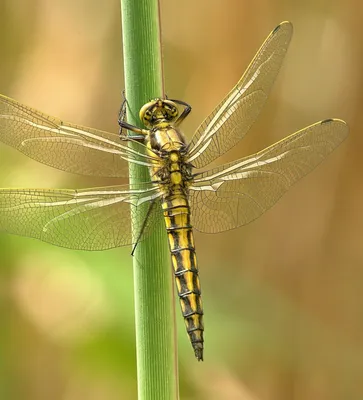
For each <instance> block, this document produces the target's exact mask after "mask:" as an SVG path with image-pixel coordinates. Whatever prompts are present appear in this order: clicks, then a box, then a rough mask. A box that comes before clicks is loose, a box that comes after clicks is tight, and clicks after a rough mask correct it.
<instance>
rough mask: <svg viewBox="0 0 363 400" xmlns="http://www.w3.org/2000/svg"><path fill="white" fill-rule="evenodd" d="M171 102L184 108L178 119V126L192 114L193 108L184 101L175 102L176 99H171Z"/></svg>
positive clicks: (176, 122)
mask: <svg viewBox="0 0 363 400" xmlns="http://www.w3.org/2000/svg"><path fill="white" fill-rule="evenodd" d="M170 100H171V101H173V102H174V103H176V104H179V105H181V106H183V107H184V110H183V112H182V113H181V114H180V115H179V117H178V119H177V120H176V121H175V123H174V125H175V126H178V125H180V124H181V123H182V122H183V121H184V119H185V118H186V117H187V116H188V115H189V114H190V112H191V111H192V107H191V105H190V104H188V103H185V102H184V101H181V100H174V99H170Z"/></svg>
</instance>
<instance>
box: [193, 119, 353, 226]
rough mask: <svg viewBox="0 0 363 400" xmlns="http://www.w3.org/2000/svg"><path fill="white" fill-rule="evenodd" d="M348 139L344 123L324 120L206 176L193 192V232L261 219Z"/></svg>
mask: <svg viewBox="0 0 363 400" xmlns="http://www.w3.org/2000/svg"><path fill="white" fill-rule="evenodd" d="M347 134H348V126H347V125H346V123H345V122H344V121H341V120H338V119H334V120H333V119H329V120H325V121H321V122H318V123H316V124H314V125H311V126H308V127H306V128H304V129H302V130H300V131H298V132H296V133H294V134H292V135H290V136H288V137H287V138H285V139H283V140H281V141H280V142H277V143H275V144H273V145H272V146H270V147H267V148H266V149H264V150H262V151H260V152H258V153H256V154H253V155H252V156H248V157H245V158H242V159H240V160H237V161H234V162H232V163H230V164H226V165H224V166H221V167H219V168H215V169H213V170H210V171H207V172H204V173H202V174H201V175H199V176H198V177H197V178H196V179H195V181H194V183H193V186H191V188H190V204H191V207H192V212H193V224H194V226H195V228H196V229H198V230H199V231H202V232H206V233H217V232H223V231H226V230H229V229H234V228H237V227H239V226H241V225H245V224H248V223H249V222H251V221H253V220H254V219H256V218H258V217H259V216H260V215H261V214H263V213H264V212H265V211H266V210H268V209H269V208H270V207H272V206H273V205H274V204H275V203H276V202H277V200H278V199H279V198H280V197H281V196H282V195H283V194H284V193H285V192H286V191H287V190H288V189H289V188H290V187H291V186H292V185H293V184H294V183H295V182H296V181H298V180H299V179H300V178H302V177H303V176H305V175H306V174H307V173H309V172H310V171H311V170H313V169H314V168H315V167H316V166H317V165H318V164H320V163H321V162H322V161H323V160H324V159H325V157H327V156H328V155H329V154H330V153H331V152H332V151H333V150H334V149H335V148H336V147H337V146H339V144H340V143H341V142H342V141H343V140H344V139H345V138H346V136H347Z"/></svg>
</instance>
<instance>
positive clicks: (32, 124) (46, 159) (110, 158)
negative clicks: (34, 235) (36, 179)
mask: <svg viewBox="0 0 363 400" xmlns="http://www.w3.org/2000/svg"><path fill="white" fill-rule="evenodd" d="M0 141H2V142H4V143H6V144H8V145H9V146H12V147H15V148H16V149H17V150H19V151H21V152H22V153H24V154H26V155H27V156H29V157H31V158H33V159H35V160H37V161H39V162H41V163H44V164H47V165H50V166H52V167H55V168H58V169H61V170H63V171H67V172H72V173H76V174H82V175H91V176H105V177H106V176H107V177H127V176H128V162H134V163H137V164H142V165H148V166H149V162H150V157H148V156H146V155H144V154H143V148H144V146H143V145H142V144H140V143H135V146H136V147H135V149H131V148H129V147H128V145H127V143H126V142H124V144H123V143H122V142H121V139H120V138H119V136H118V135H116V134H113V133H108V132H103V131H99V130H96V129H92V128H85V127H82V126H78V125H73V124H70V123H68V122H63V121H61V120H60V119H58V118H54V117H51V116H49V115H46V114H43V113H41V112H39V111H37V110H34V109H32V108H30V107H27V106H25V105H23V104H21V103H18V102H17V101H15V100H12V99H10V98H8V97H5V96H3V95H0Z"/></svg>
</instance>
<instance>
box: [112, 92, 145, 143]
mask: <svg viewBox="0 0 363 400" xmlns="http://www.w3.org/2000/svg"><path fill="white" fill-rule="evenodd" d="M122 97H123V100H122V103H121V107H120V111H119V114H118V124H119V126H120V131H119V135H120V138H121V140H125V141H127V140H135V141H138V142H142V143H143V142H144V140H145V135H146V134H147V133H148V131H146V130H145V129H141V128H138V127H137V126H134V125H131V124H128V123H127V122H125V118H126V109H127V100H126V97H125V89H124V90H123V91H122ZM123 129H126V130H128V131H130V132H133V133H135V135H127V134H124V133H123Z"/></svg>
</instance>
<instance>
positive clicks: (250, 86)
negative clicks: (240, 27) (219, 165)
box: [188, 22, 292, 168]
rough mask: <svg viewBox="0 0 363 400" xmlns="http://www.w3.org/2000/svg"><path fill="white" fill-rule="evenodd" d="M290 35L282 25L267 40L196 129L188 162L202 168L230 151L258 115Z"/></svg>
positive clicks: (289, 30) (286, 24)
mask: <svg viewBox="0 0 363 400" xmlns="http://www.w3.org/2000/svg"><path fill="white" fill-rule="evenodd" d="M291 36H292V25H291V23H290V22H282V23H281V24H280V25H279V26H277V27H276V28H275V29H274V30H273V31H272V32H271V33H270V35H269V36H268V37H267V39H266V40H265V42H264V43H263V45H262V46H261V48H260V50H259V51H258V52H257V54H256V55H255V57H254V59H253V60H252V62H251V64H250V65H249V66H248V68H247V70H246V72H245V73H244V75H243V76H242V78H241V79H240V80H239V82H238V83H237V85H236V86H235V87H234V88H233V89H232V91H231V92H230V93H228V95H227V96H226V97H225V98H224V99H223V100H222V102H221V103H220V104H219V105H218V106H217V107H216V108H215V109H214V111H213V112H212V114H210V115H209V116H208V117H207V118H206V119H205V120H204V122H203V123H202V124H201V125H200V127H199V128H198V129H197V131H196V133H195V134H194V136H193V138H192V141H191V143H190V157H189V159H188V161H189V162H191V163H192V164H193V165H194V166H195V167H196V168H202V167H204V166H205V165H208V164H209V163H211V162H212V161H213V160H215V159H216V158H218V157H219V156H221V155H222V154H224V153H225V152H226V151H227V150H229V149H231V148H232V147H233V146H234V145H235V144H236V143H237V142H238V141H239V140H241V139H242V138H243V136H244V135H245V134H246V133H247V131H248V130H249V129H250V127H251V125H252V124H253V123H254V122H255V121H256V119H257V117H258V115H259V114H260V112H261V110H262V108H263V106H264V104H265V102H266V100H267V97H268V95H269V92H270V89H271V87H272V84H273V83H274V81H275V78H276V76H277V74H278V72H279V70H280V68H281V64H282V62H283V60H284V57H285V54H286V51H287V48H288V45H289V43H290V40H291Z"/></svg>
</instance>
